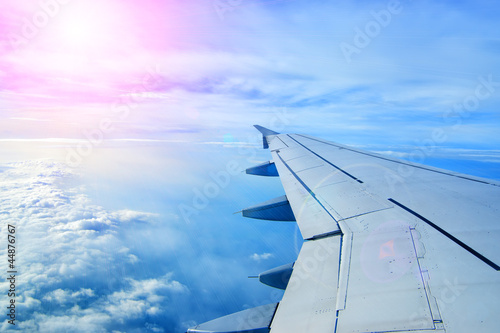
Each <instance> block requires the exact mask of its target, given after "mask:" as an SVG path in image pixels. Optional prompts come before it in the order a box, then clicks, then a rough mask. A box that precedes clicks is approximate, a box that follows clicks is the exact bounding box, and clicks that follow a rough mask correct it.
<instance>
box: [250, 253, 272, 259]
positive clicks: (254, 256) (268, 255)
mask: <svg viewBox="0 0 500 333" xmlns="http://www.w3.org/2000/svg"><path fill="white" fill-rule="evenodd" d="M272 256H273V255H272V253H262V254H257V253H254V254H252V255H251V256H250V259H252V260H255V261H261V260H267V259H270V258H271V257H272Z"/></svg>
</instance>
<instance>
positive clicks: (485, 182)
mask: <svg viewBox="0 0 500 333" xmlns="http://www.w3.org/2000/svg"><path fill="white" fill-rule="evenodd" d="M295 135H298V136H301V137H303V138H306V139H309V140H313V141H317V142H320V143H324V144H326V145H330V146H334V147H337V148H340V149H346V150H349V151H352V152H354V153H358V154H362V155H366V156H370V157H375V158H378V159H381V160H385V161H389V162H394V163H398V164H402V165H407V166H411V167H414V168H417V169H422V170H427V171H431V172H436V173H440V174H443V175H447V176H452V177H457V178H462V179H466V180H470V181H473V182H477V183H482V184H488V185H493V186H500V185H499V184H495V183H491V182H487V181H484V180H479V179H474V178H470V177H466V176H462V175H457V174H453V173H450V172H444V171H439V170H435V169H431V168H426V167H425V166H421V165H417V164H414V163H410V162H404V161H398V160H396V159H392V158H389V157H383V156H380V155H376V154H370V153H366V152H362V151H359V150H356V149H351V148H347V147H345V146H341V145H336V144H334V143H332V142H327V141H322V140H318V139H315V138H311V137H308V136H305V135H302V134H295ZM292 139H293V138H292ZM294 140H295V139H294ZM295 141H297V140H295ZM297 143H299V142H298V141H297ZM299 144H300V143H299Z"/></svg>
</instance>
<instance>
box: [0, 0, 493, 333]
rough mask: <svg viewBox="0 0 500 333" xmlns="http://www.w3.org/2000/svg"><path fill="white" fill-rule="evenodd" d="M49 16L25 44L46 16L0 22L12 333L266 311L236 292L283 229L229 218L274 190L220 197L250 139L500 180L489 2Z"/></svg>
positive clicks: (253, 291) (237, 6)
mask: <svg viewBox="0 0 500 333" xmlns="http://www.w3.org/2000/svg"><path fill="white" fill-rule="evenodd" d="M54 6H55V5H53V7H51V8H52V12H51V13H52V14H53V15H52V16H50V15H48V14H47V18H48V19H47V23H46V24H44V25H43V26H42V27H40V28H38V32H37V33H36V35H35V36H26V31H24V30H23V29H25V27H24V25H26V24H30V22H31V23H33V17H34V15H39V16H40V15H41V14H39V13H40V12H41V11H42V12H43V10H44V9H43V8H42V7H40V4H39V3H38V2H37V1H27V2H23V3H18V2H14V1H7V2H3V3H2V5H0V9H1V10H0V22H1V23H0V31H2V34H1V36H0V51H1V52H0V186H1V187H2V191H1V192H0V193H1V194H0V196H1V200H0V203H1V206H0V217H1V218H2V233H3V234H4V235H5V234H6V229H5V225H6V223H7V222H8V223H15V224H16V225H17V226H18V237H19V244H18V246H19V250H18V251H19V252H18V262H17V263H18V265H19V267H20V268H19V269H20V272H21V273H20V274H19V280H18V283H19V284H18V288H19V297H18V298H17V299H16V301H17V302H18V303H17V304H18V311H19V312H18V314H19V317H18V318H19V322H18V325H17V326H16V327H17V328H19V329H24V330H25V331H34V332H35V331H42V332H43V331H47V332H48V331H80V330H81V331H85V330H86V331H95V332H99V331H102V332H111V331H113V330H115V331H123V332H125V331H127V332H133V331H137V332H139V331H140V332H143V331H151V332H182V331H183V330H185V329H186V328H187V327H189V326H192V325H194V324H196V323H200V322H203V321H206V320H209V319H212V318H215V317H218V316H221V315H225V314H228V313H231V312H234V311H239V310H242V309H245V308H248V307H253V306H257V305H261V304H266V303H270V302H274V301H278V300H279V299H280V297H281V293H280V292H276V291H275V290H273V289H271V288H269V287H267V286H264V285H260V284H259V283H258V282H257V281H255V280H252V279H248V278H247V276H248V275H256V274H258V273H260V272H262V271H264V270H267V269H270V268H273V267H275V266H278V265H282V264H285V263H288V262H291V261H293V260H295V258H296V256H297V254H298V251H299V250H300V246H301V236H300V233H299V231H298V229H297V227H296V225H295V224H293V223H273V222H267V221H256V220H247V219H244V218H242V217H241V216H240V215H237V214H233V213H234V212H237V211H239V210H240V209H242V208H245V207H247V206H251V205H253V204H256V203H258V202H261V201H264V200H267V199H270V198H273V197H276V196H279V195H282V194H283V189H282V187H281V184H280V182H279V180H278V179H266V178H259V177H255V176H249V175H245V174H244V173H242V172H235V173H233V174H230V175H229V173H228V176H227V177H226V176H220V177H223V178H220V179H219V181H220V182H221V183H220V184H219V185H214V184H217V182H216V180H215V179H214V177H217V176H214V175H221V174H225V172H227V170H228V168H229V169H238V170H243V169H244V168H246V167H248V166H251V165H254V164H257V163H260V162H263V161H266V160H268V159H269V158H270V155H269V152H268V151H264V150H262V149H261V148H260V147H261V141H260V140H261V139H260V134H259V133H258V132H257V131H256V130H255V129H254V128H253V127H252V125H253V124H260V125H262V126H266V127H269V128H271V129H274V130H277V131H280V132H299V133H305V134H309V135H313V136H316V137H321V138H324V139H328V140H331V141H336V142H339V143H343V144H350V145H353V146H356V147H359V148H363V149H368V150H373V151H377V152H381V153H386V154H389V155H392V156H396V157H401V158H408V159H410V160H411V159H412V158H414V156H416V155H415V153H416V152H424V158H423V159H422V160H420V162H423V163H424V164H429V165H434V166H438V167H441V168H446V169H452V170H455V171H460V172H465V173H469V174H473V175H477V176H481V177H487V178H494V179H500V148H499V147H500V137H499V136H498V133H499V129H500V114H499V107H500V66H499V65H498V55H499V51H500V36H499V33H498V31H500V29H499V23H498V14H499V10H500V7H499V5H498V4H497V3H496V2H494V1H476V2H472V1H460V2H450V1H441V2H435V1H401V2H399V3H397V2H396V3H393V2H390V1H338V2H333V1H331V2H327V1H308V2H305V1H293V0H286V1H285V0H283V1H280V0H277V1H243V0H242V1H225V0H217V1H215V0H213V1H212V0H209V1H196V2H195V1H188V2H183V1H154V0H148V1H144V2H141V4H140V5H139V4H134V3H132V2H119V1H111V0H110V1H108V2H105V3H102V2H98V1H94V0H92V1H86V2H82V1H80V0H72V1H70V2H68V3H67V4H64V5H63V4H62V2H61V4H59V5H58V6H57V7H54ZM56 9H57V10H56ZM49 17H50V18H49ZM26 20H27V21H26ZM26 22H28V23H26ZM40 24H41V23H39V25H40ZM13 36H14V37H13ZM16 36H17V37H16ZM21 37H22V38H24V39H23V41H24V42H22V43H15V42H13V39H12V38H21ZM14 41H16V39H14ZM17 41H19V39H17ZM346 50H347V51H346ZM353 50H355V51H353ZM221 179H223V180H221ZM207 186H208V187H210V186H212V187H211V188H212V190H214V191H215V192H213V196H212V197H211V198H206V200H205V201H203V202H201V203H200V202H198V205H197V206H196V207H195V209H194V211H191V213H188V214H186V212H185V210H184V211H183V210H182V208H180V207H185V206H191V207H194V206H195V205H196V202H194V201H193V200H197V199H196V197H197V193H199V192H202V191H203V190H204V189H205V187H207ZM214 186H215V187H214ZM183 205H184V206H183ZM3 244H4V245H3V246H2V248H1V251H0V256H2V257H5V258H6V252H5V251H6V250H5V248H6V246H5V242H4V243H3ZM5 262H6V260H3V261H0V263H1V265H3V266H1V267H2V268H0V269H2V271H6V269H5V267H4V266H5V264H6V263H5ZM0 289H1V290H0V292H1V294H3V295H5V294H6V290H7V289H8V288H7V284H6V283H0ZM1 299H2V300H3V301H2V302H5V301H6V299H7V298H6V297H3V298H1ZM7 328H10V327H9V325H8V324H7V322H6V319H5V318H3V319H2V328H1V329H2V330H6V329H7Z"/></svg>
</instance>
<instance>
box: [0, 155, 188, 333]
mask: <svg viewBox="0 0 500 333" xmlns="http://www.w3.org/2000/svg"><path fill="white" fill-rule="evenodd" d="M76 177H77V175H76V174H75V173H74V172H73V171H72V170H70V169H69V168H67V167H66V166H64V164H60V163H57V162H50V161H27V162H22V163H13V164H10V165H8V167H7V168H4V169H3V170H2V171H1V172H0V184H1V191H0V192H1V193H0V215H1V216H2V233H3V234H6V233H7V230H6V228H7V225H8V224H12V225H15V226H16V248H17V256H16V267H17V270H18V272H19V274H18V280H17V286H16V289H17V290H18V294H17V295H16V304H17V315H18V322H17V325H16V326H17V327H18V328H20V329H22V330H23V331H26V332H30V331H32V332H60V331H66V332H72V331H87V332H106V331H111V330H116V331H128V332H131V331H141V332H143V331H151V332H168V331H169V329H175V325H176V321H177V320H178V318H177V314H176V313H175V307H172V304H173V303H175V302H176V299H183V298H185V297H187V296H188V295H189V289H188V287H187V286H185V285H184V284H183V283H181V282H179V281H177V280H175V276H174V274H173V273H172V272H159V271H154V272H151V274H143V273H142V270H143V269H144V268H147V267H149V266H148V265H149V264H151V263H149V262H148V258H147V257H143V255H142V254H140V253H134V252H133V251H131V250H130V248H129V247H127V244H125V243H124V242H123V240H122V238H123V236H122V235H123V233H124V232H125V231H126V230H130V229H133V228H143V227H144V225H150V224H152V223H157V221H156V220H157V219H158V217H157V216H155V215H154V214H150V213H145V212H139V211H131V210H120V211H106V210H105V209H103V208H102V207H99V206H96V205H94V204H91V203H90V200H89V199H88V197H87V196H86V195H85V194H83V193H82V192H83V189H82V188H80V187H78V186H76V187H75V186H70V183H72V181H75V178H76ZM0 256H1V257H2V258H6V256H7V253H6V249H5V248H4V247H3V248H2V251H1V254H0ZM6 261H7V260H2V263H1V267H2V268H1V269H2V270H3V271H7V267H6ZM146 275H150V276H149V277H145V276H146ZM7 289H9V286H8V283H7V282H2V283H0V290H1V293H2V294H3V295H5V294H6V293H7ZM9 326H10V325H9V324H8V323H7V321H6V320H3V322H2V330H6V329H8V328H9ZM177 329H180V328H177Z"/></svg>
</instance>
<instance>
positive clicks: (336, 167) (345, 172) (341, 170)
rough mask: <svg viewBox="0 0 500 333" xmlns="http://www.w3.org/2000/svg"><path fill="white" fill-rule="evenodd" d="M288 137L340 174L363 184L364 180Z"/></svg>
mask: <svg viewBox="0 0 500 333" xmlns="http://www.w3.org/2000/svg"><path fill="white" fill-rule="evenodd" d="M287 135H288V137H289V138H290V139H292V140H293V141H295V142H297V143H298V144H299V145H301V146H302V147H304V148H305V149H307V150H308V151H310V152H311V153H313V154H314V155H316V156H317V157H319V158H320V159H322V160H323V161H325V162H326V163H328V164H330V165H331V166H332V167H334V168H335V169H337V170H339V171H340V172H342V173H344V174H345V175H346V176H349V177H351V178H352V179H354V180H355V181H357V182H358V183H363V181H362V180H360V179H358V178H356V177H354V176H353V175H351V174H350V173H349V172H347V171H345V170H343V169H341V168H339V167H338V166H336V165H335V164H333V163H332V162H330V161H328V160H327V159H325V158H324V157H322V156H321V155H318V154H316V153H315V152H313V151H312V150H311V149H309V148H307V147H306V146H304V145H303V144H302V143H300V142H299V141H297V140H295V139H294V138H292V137H291V136H290V135H289V134H287Z"/></svg>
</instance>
